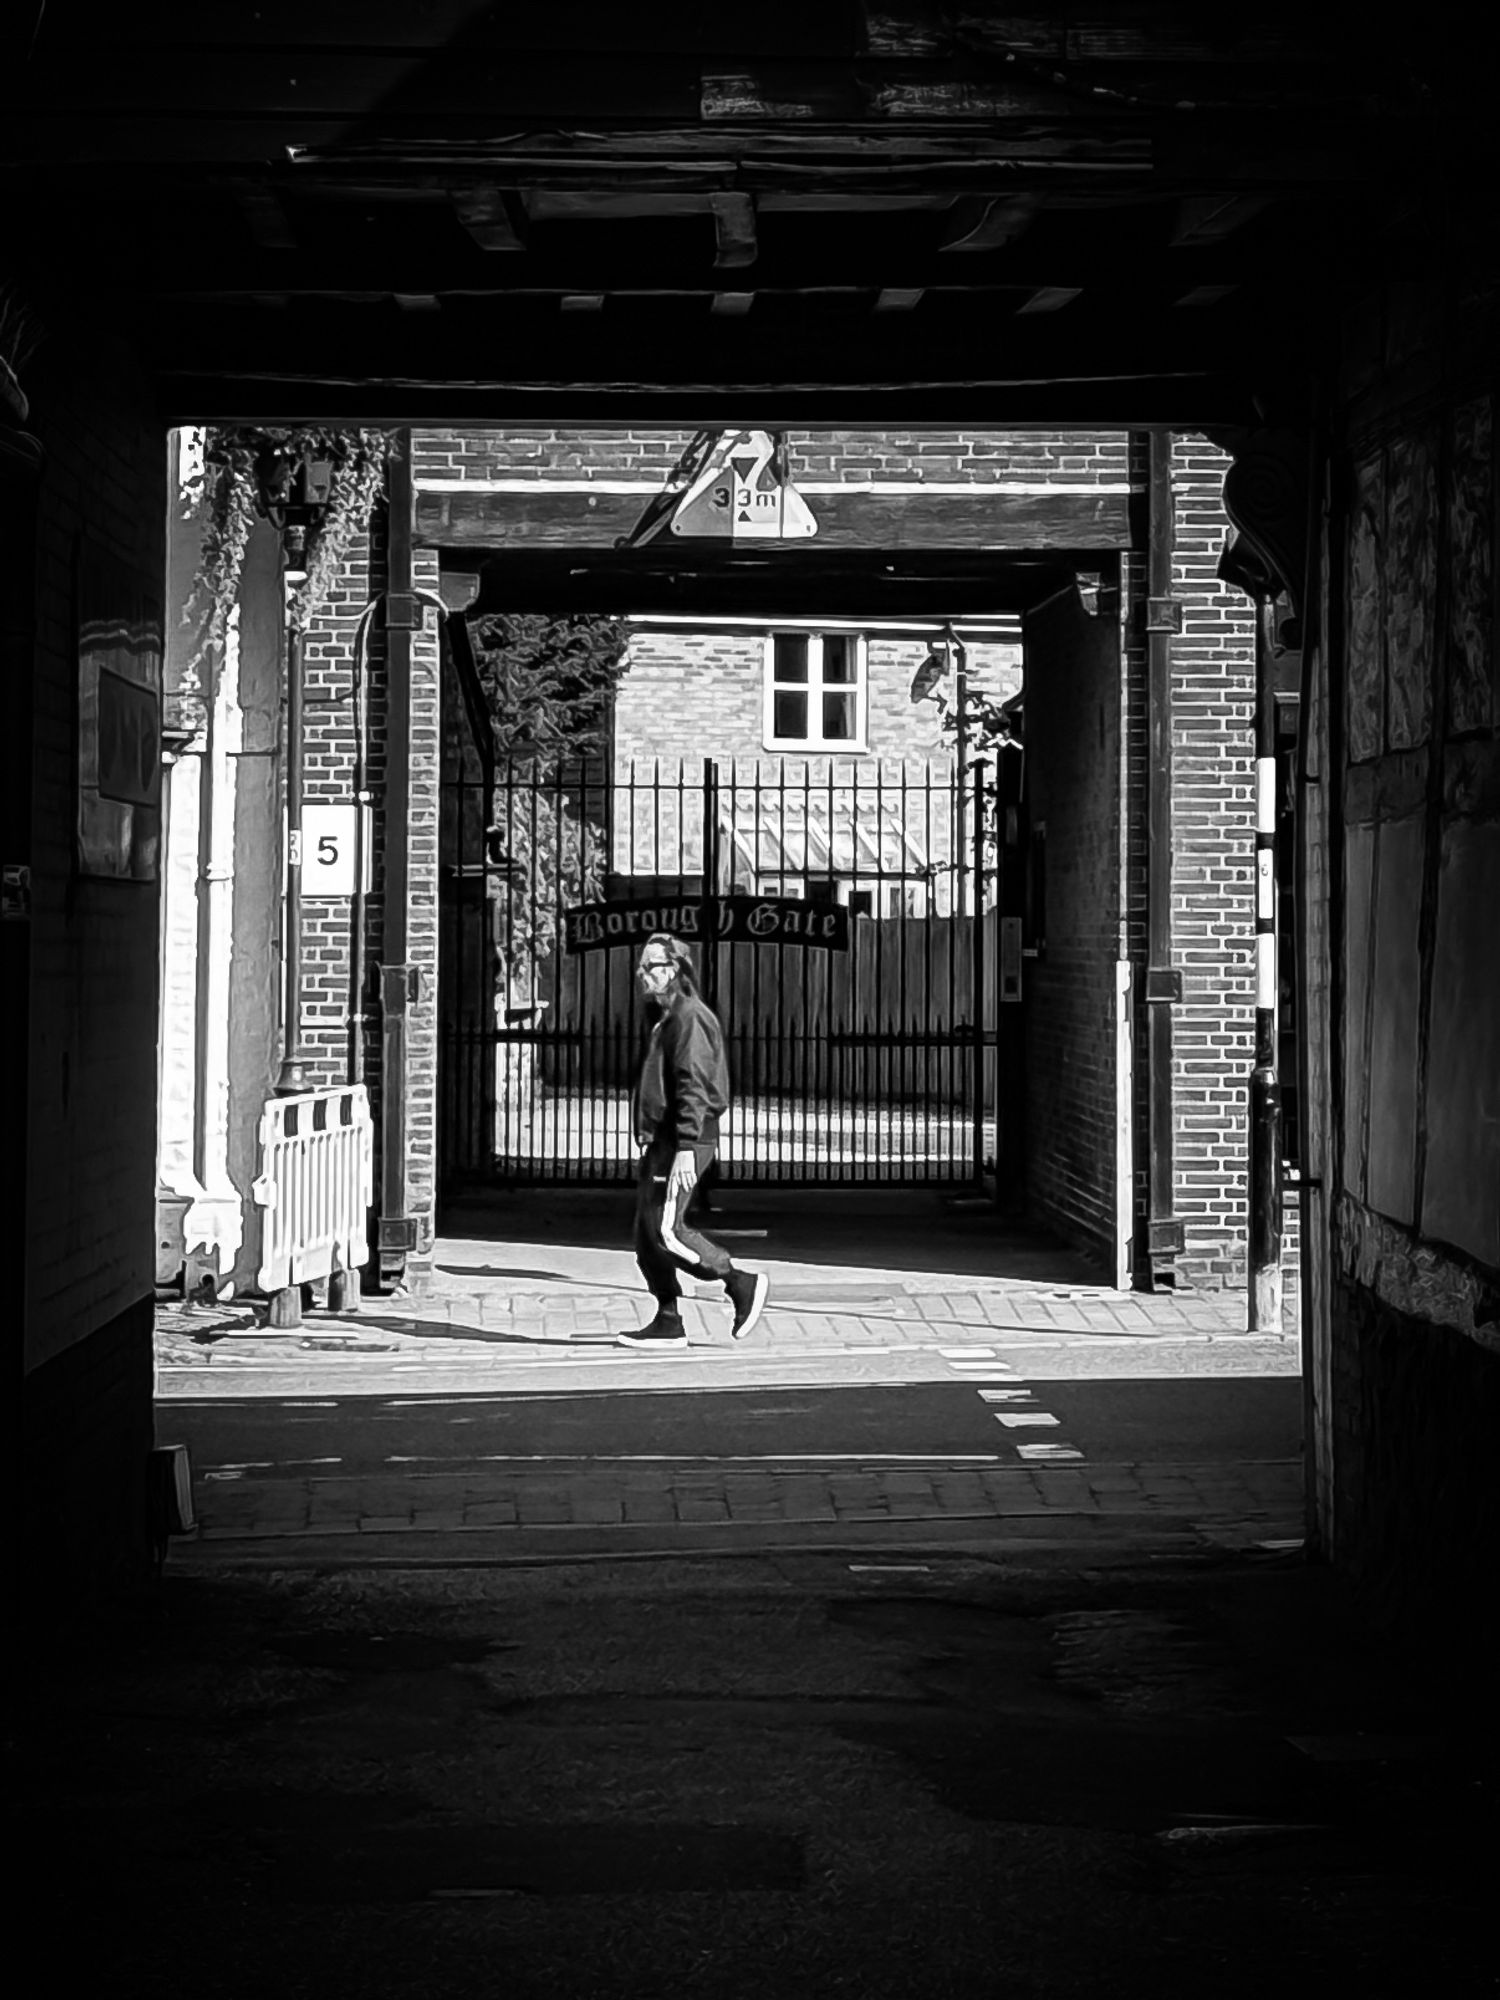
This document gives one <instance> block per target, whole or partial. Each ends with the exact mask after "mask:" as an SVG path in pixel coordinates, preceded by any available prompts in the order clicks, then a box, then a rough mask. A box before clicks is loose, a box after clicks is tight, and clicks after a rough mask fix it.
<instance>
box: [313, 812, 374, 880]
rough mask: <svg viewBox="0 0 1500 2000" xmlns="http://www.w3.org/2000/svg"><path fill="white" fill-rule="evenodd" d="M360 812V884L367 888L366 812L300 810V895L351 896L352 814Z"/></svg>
mask: <svg viewBox="0 0 1500 2000" xmlns="http://www.w3.org/2000/svg"><path fill="white" fill-rule="evenodd" d="M361 810H363V812H364V815H365V827H364V835H365V837H364V868H363V870H362V873H363V875H364V878H365V879H364V882H363V884H362V885H361V886H362V887H363V888H364V889H365V891H366V893H368V891H369V888H370V879H371V869H370V810H369V807H368V806H365V807H363V808H361V807H359V806H357V805H347V806H308V805H305V806H304V807H303V808H302V893H303V895H304V896H352V895H353V894H354V850H355V845H356V840H355V832H356V827H357V824H358V821H357V818H356V815H357V814H358V813H359V812H360V811H361Z"/></svg>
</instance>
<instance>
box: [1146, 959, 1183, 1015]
mask: <svg viewBox="0 0 1500 2000" xmlns="http://www.w3.org/2000/svg"><path fill="white" fill-rule="evenodd" d="M1145 997H1146V999H1147V1000H1148V1001H1161V1002H1164V1003H1165V1004H1167V1005H1168V1006H1170V1005H1171V1003H1172V1002H1173V1001H1174V1000H1180V999H1181V998H1182V974H1181V973H1180V972H1178V971H1177V970H1176V968H1175V967H1173V966H1170V965H1148V966H1147V967H1146V992H1145Z"/></svg>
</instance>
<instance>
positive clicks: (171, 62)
mask: <svg viewBox="0 0 1500 2000" xmlns="http://www.w3.org/2000/svg"><path fill="white" fill-rule="evenodd" d="M25 11H26V12H27V13H28V15H29V16H31V17H32V29H31V33H30V36H29V45H28V46H27V47H26V48H25V49H24V50H23V51H22V52H21V54H20V58H19V60H18V61H14V62H13V63H12V65H11V67H10V70H9V72H8V74H7V79H6V80H7V82H8V83H9V85H10V91H9V100H10V101H9V102H8V103H7V107H6V109H7V116H6V118H5V120H4V121H0V188H3V190H4V193H5V197H6V227H7V234H8V237H9V239H10V252H9V256H10V261H11V263H12V265H13V267H14V270H15V272H16V275H17V276H18V277H19V278H20V280H21V282H22V283H23V285H24V286H25V287H26V288H27V289H28V290H29V291H34V292H35V294H36V295H37V298H38V301H39V304H40V306H41V309H42V311H43V316H44V318H47V319H49V320H50V321H52V322H54V323H56V324H58V325H64V324H67V323H71V322H74V321H76V323H77V324H78V325H79V326H80V327H82V328H86V327H87V326H88V325H89V324H90V323H91V322H92V321H94V320H95V319H97V318H98V316H99V314H100V312H101V311H104V312H106V313H107V316H108V319H109V322H110V325H111V327H112V328H113V329H115V330H118V331H121V332H124V333H126V334H128V335H130V336H133V337H134V339H135V342H136V345H137V347H138V350H139V353H140V355H141V358H142V361H143V362H144V364H145V365H146V367H147V368H148V369H149V370H150V371H151V373H152V374H153V376H154V377H155V380H156V383H157V385H158V390H159V400H160V409H161V413H162V415H163V416H164V418H166V419H167V420H168V421H184V422H198V421H226V420H228V421H233V420H235V419H241V418H242V419H252V420H253V419H256V418H269V419H273V420H275V419H280V420H283V421H287V420H296V419H299V418H321V419H328V420H333V419H342V420H348V421H361V422H381V423H393V424H399V423H414V424H415V423H433V422H438V423H444V422H456V423H484V422H492V423H493V422H501V423H503V422H518V421H523V420H525V419H527V418H530V419H531V420H533V421H535V420H540V421H564V422H570V423H579V422H584V421H588V420H589V418H590V417H593V418H595V419H597V418H598V417H600V416H606V417H608V418H610V419H611V420H613V419H620V420H624V421H630V420H631V419H632V418H636V417H638V416H639V414H640V412H641V408H642V401H643V398H644V399H649V400H650V402H651V404H652V407H653V409H654V411H655V412H656V414H657V417H658V420H670V421H673V422H678V421H685V422H687V423H689V424H699V423H704V424H713V423H719V422H728V421H743V420H753V421H756V422H760V423H786V422H790V421H799V422H800V421H806V420H807V418H808V414H809V413H811V412H817V413H818V416H819V418H820V419H821V420H822V421H830V420H832V421H844V420H846V419H847V418H848V417H849V416H853V415H863V416H865V417H866V418H868V416H869V414H870V413H871V411H872V410H878V412H879V413H880V414H881V415H883V416H884V417H885V418H886V419H887V421H892V422H894V421H897V420H898V417H899V418H903V419H905V420H918V419H928V420H931V421H937V422H943V421H950V422H951V421H953V420H954V418H955V416H956V415H957V416H961V419H962V421H964V422H966V423H970V424H976V423H984V422H989V423H995V424H1003V425H1015V424H1023V423H1038V424H1044V425H1048V424H1054V423H1074V424H1087V425H1143V424H1175V425H1178V426H1180V427H1185V428H1202V427H1204V426H1206V425H1212V424H1215V423H1241V422H1254V421H1257V419H1258V418H1259V420H1266V419H1265V417H1264V411H1265V410H1266V409H1267V408H1271V409H1273V410H1274V408H1275V407H1276V405H1277V400H1278V398H1280V399H1282V401H1283V402H1285V401H1287V400H1289V399H1295V398H1297V397H1298V396H1300V395H1302V394H1304V393H1305V386H1306V380H1307V369H1308V366H1309V361H1310V357H1312V356H1314V355H1315V354H1316V353H1317V352H1318V351H1319V350H1320V348H1321V349H1323V350H1325V351H1326V348H1327V345H1328V341H1329V338H1330V334H1329V327H1330V325H1331V323H1332V319H1333V316H1334V315H1336V314H1337V312H1338V311H1339V309H1340V304H1341V301H1342V300H1343V299H1344V298H1345V297H1346V296H1347V295H1348V293H1349V291H1350V289H1351V288H1354V287H1358V286H1359V285H1360V284H1363V283H1364V282H1366V280H1367V277H1368V274H1369V272H1370V271H1371V270H1374V269H1382V270H1387V271H1389V270H1393V269H1399V270H1400V272H1401V273H1402V275H1403V276H1405V277H1406V278H1407V279H1409V280H1410V281H1411V282H1412V283H1414V284H1418V283H1422V282H1424V281H1425V279H1426V278H1427V277H1428V276H1430V275H1431V273H1432V272H1433V271H1434V270H1435V269H1438V270H1440V268H1441V264H1440V260H1441V257H1442V255H1443V246H1444V241H1445V239H1446V240H1450V241H1451V240H1457V237H1458V235H1459V233H1461V232H1464V231H1469V230H1478V231H1481V232H1484V233H1485V234H1488V233H1490V232H1492V229H1493V218H1492V215H1491V213H1490V204H1489V198H1488V189H1489V186H1490V184H1491V180H1492V176H1490V175H1488V174H1486V173H1483V172H1481V171H1479V169H1478V167H1477V166H1476V168H1475V170H1473V171H1470V172H1468V173H1466V174H1465V173H1450V172H1446V171H1440V169H1445V165H1446V164H1450V163H1451V158H1452V157H1453V156H1456V154H1457V153H1459V152H1461V151H1462V149H1463V148H1464V147H1468V148H1469V149H1470V150H1471V151H1472V152H1474V154H1475V157H1476V161H1478V160H1479V159H1480V149H1481V147H1482V144H1483V139H1482V135H1483V134H1485V133H1488V132H1489V131H1491V130H1492V129H1493V122H1494V121H1493V109H1492V106H1491V105H1490V103H1489V100H1488V93H1489V90H1490V69H1489V66H1488V65H1486V64H1484V63H1483V62H1479V61H1476V60H1474V59H1473V56H1472V48H1471V44H1472V30H1471V29H1469V28H1465V29H1464V30H1462V32H1451V33H1449V34H1448V35H1447V36H1446V37H1445V34H1444V29H1443V20H1444V15H1445V12H1447V11H1452V12H1453V14H1454V21H1455V22H1456V21H1457V18H1458V16H1457V13H1456V10H1453V9H1451V8H1448V7H1446V5H1445V0H1434V3H1433V5H1431V6H1429V8H1427V9H1426V10H1424V12H1423V14H1422V15H1421V17H1420V19H1419V18H1418V17H1415V16H1413V17H1411V18H1410V19H1408V18H1407V17H1406V16H1403V15H1401V14H1399V13H1397V12H1394V11H1390V10H1386V12H1387V13H1388V18H1386V15H1385V14H1383V13H1382V11H1381V10H1378V9H1377V10H1371V9H1368V8H1365V9H1361V10H1359V11H1358V12H1356V11H1355V10H1354V8H1353V7H1352V5H1345V4H1342V0H1330V4H1329V5H1327V6H1322V7H1309V6H1307V5H1306V0H1299V4H1295V5H1294V4H1291V0H1266V4H1265V5H1263V6H1262V7H1260V8H1258V9H1255V10H1252V11H1250V12H1249V13H1245V12H1243V11H1242V12H1240V13H1236V12H1235V11H1234V10H1225V9H1222V8H1219V9H1213V8H1207V7H1205V6H1203V5H1201V4H1198V5H1185V4H1180V0H1156V4H1151V3H1150V0H1099V4H1098V5H1097V6H1095V7H1092V8H1090V9H1087V10H1075V9H1073V8H1071V7H1068V6H1064V5H1061V4H1057V0H1032V3H1031V4H1029V5H1028V6H1027V7H1026V8H1023V9H1018V10H1017V12H1016V13H1015V14H1014V15H1012V14H1010V13H1008V12H1006V11H1004V10H1001V9H998V8H994V7H972V6H971V7H950V6H946V5H938V4H932V0H882V4H880V5H875V4H873V0H872V4H862V3H861V0H758V4H757V5H755V6H753V7H740V8H736V7H729V6H725V5H723V4H721V0H667V4H660V5H656V4H648V5H645V6H642V7H638V8H626V7H622V6H621V5H620V4H619V0H609V4H605V0H550V4H549V5H548V6H546V7H536V8H525V7H520V6H516V5H514V4H499V5H491V4H476V0H432V4H430V5H429V4H423V5H418V6H413V5H411V4H410V0H407V3H406V4H402V5H398V4H396V0H366V4H364V5H361V6H360V7H358V8H351V7H348V6H347V5H345V6H335V5H333V4H332V0H299V4H297V5H295V6H294V5H292V4H291V0H259V4H257V5H256V6H255V7H253V8H252V7H226V6H214V5H209V6H206V7H205V6H203V5H202V4H201V0H198V3H197V4H188V0H161V4H158V5H153V6H151V7H149V8H144V9H123V10H122V9H114V10H107V11H104V12H102V13H101V11H100V10H99V9H97V8H95V7H93V6H90V7H88V8H85V7H84V5H83V4H82V0H50V4H49V5H48V6H47V7H46V8H45V10H43V9H41V8H32V9H28V10H25ZM1450 26H1451V24H1450ZM1469 106H1472V109H1473V112H1474V114H1475V115H1474V116H1472V117H1468V116H1465V115H1464V111H1465V108H1466V107H1469ZM1455 107H1457V109H1456V110H1455ZM1464 188H1467V189H1469V190H1470V192H1469V195H1468V196H1467V201H1468V203H1469V210H1470V212H1467V213H1465V214H1462V215H1460V214H1457V213H1456V212H1455V210H1454V196H1453V194H1452V192H1451V191H1452V190H1454V189H1459V190H1461V189H1464ZM585 410H587V412H588V413H589V414H588V416H585V414H584V412H585ZM553 412H556V413H557V415H556V417H555V418H554V416H553V415H552V413H553ZM1271 420H1274V418H1273V419H1271Z"/></svg>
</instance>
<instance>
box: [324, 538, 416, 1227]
mask: <svg viewBox="0 0 1500 2000" xmlns="http://www.w3.org/2000/svg"><path fill="white" fill-rule="evenodd" d="M372 541H373V546H372V547H366V546H361V547H360V548H358V549H357V550H355V551H354V552H352V553H351V555H350V557H349V559H348V560H347V561H346V562H345V563H344V564H343V565H342V567H341V570H340V573H339V578H338V582H337V584H336V586H335V587H334V589H333V590H332V591H331V592H330V594H329V596H328V599H327V601H326V602H325V604H324V606H323V607H322V608H321V609H320V611H319V613H318V614H317V616H316V617H315V618H314V619H313V621H312V622H311V624H310V625H309V628H308V633H307V639H306V644H305V647H304V687H305V689H306V719H305V733H304V742H305V752H304V755H305V770H306V790H305V794H304V797H305V801H306V803H308V804H316V803H318V802H320V801H321V802H326V803H330V804H332V803H337V802H339V801H346V800H351V799H352V798H353V789H354V772H355V738H354V717H353V704H352V701H351V699H350V695H351V689H352V676H353V663H354V639H355V632H356V628H357V625H358V622H359V618H360V615H361V613H362V612H363V611H364V609H365V606H366V604H367V603H368V602H369V600H370V599H371V597H372V596H373V597H382V596H383V594H384V592H385V590H386V588H387V583H388V578H387V573H386V565H385V536H384V532H383V526H382V524H381V523H380V522H379V520H378V519H377V523H376V527H375V533H374V536H373V538H372ZM414 583H415V587H416V588H417V589H418V590H419V591H426V592H428V593H430V594H431V595H432V596H433V597H436V595H437V585H438V558H437V554H436V551H434V550H426V549H423V550H418V551H417V552H416V556H415V573H414ZM411 654H412V665H411V738H410V740H411V770H410V780H409V782H410V786H411V791H410V803H409V808H408V810H409V815H410V817H409V837H408V896H407V939H408V963H410V964H412V965H415V966H417V967H418V968H419V970H420V975H421V976H420V981H419V990H418V997H417V1000H416V1002H415V1004H414V1005H413V1006H412V1008H411V1010H410V1012H409V1014H408V1017H407V1067H406V1076H405V1078H404V1080H403V1084H404V1090H405V1096H406V1137H407V1144H406V1169H407V1207H408V1212H409V1213H411V1214H414V1215H416V1216H417V1218H418V1243H419V1254H423V1253H425V1251H426V1250H427V1249H430V1247H431V1242H432V1232H433V1214H434V1205H435V1199H436V1182H437V1164H436V1094H437V997H436V996H437V870H438V793H439V770H438V723H439V690H438V657H439V656H438V628H437V616H436V613H435V611H433V610H432V609H431V608H429V609H428V610H427V611H426V613H425V617H424V622H423V625H422V628H421V630H419V631H418V632H417V633H416V634H415V635H414V638H413V644H412V649H411ZM365 677H366V699H365V707H366V718H367V745H366V763H367V789H368V790H369V791H370V793H371V794H372V801H373V803H372V819H371V856H372V870H371V885H370V893H369V895H368V897H367V898H366V922H365V962H366V971H367V988H366V998H365V1007H364V1011H365V1014H366V1022H365V1032H364V1047H365V1074H366V1082H367V1084H368V1086H369V1089H370V1095H371V1103H372V1107H373V1109H374V1110H375V1113H376V1125H377V1131H378V1129H379V1108H380V1100H381V1095H382V1092H383V1090H384V1088H386V1087H387V1080H386V1079H385V1078H384V1077H383V1075H382V1066H381V1039H380V1017H379V1002H378V985H377V984H376V983H375V971H374V969H375V968H376V967H377V966H378V964H379V961H380V959H381V956H382V951H383V946H384V939H385V927H384V907H383V898H384V891H385V875H386V858H387V838H388V835H387V827H386V809H385V787H386V780H387V775H388V760H387V744H388V740H389V720H390V719H389V712H388V700H389V686H388V679H387V671H386V643H385V613H384V608H383V606H382V607H381V608H380V609H379V610H378V611H377V613H376V616H375V618H374V620H373V621H372V626H371V629H370V633H369V647H368V655H367V661H366V670H365ZM352 921H353V911H352V905H351V903H350V901H348V900H347V899H345V900H339V901H334V900H332V899H328V900H324V899H310V900H308V901H306V902H305V903H304V905H303V934H302V955H303V968H302V1016H303V1037H302V1039H303V1047H304V1050H305V1051H306V1053H307V1056H308V1076H309V1080H310V1081H311V1082H313V1083H317V1084H324V1083H338V1082H342V1081H344V1079H345V1076H346V1074H347V1063H348V1032H349V1030H348V1020H349V1011H350V1009H349V997H350V995H349V981H350V963H351V948H352V937H353V932H352Z"/></svg>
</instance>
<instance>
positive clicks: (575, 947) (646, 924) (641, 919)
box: [563, 896, 849, 954]
mask: <svg viewBox="0 0 1500 2000" xmlns="http://www.w3.org/2000/svg"><path fill="white" fill-rule="evenodd" d="M704 913H705V912H704V903H703V899H702V897H698V896H694V897H687V896H682V897H668V896H637V897H621V898H617V899H616V900H614V901H612V902H608V903H584V904H583V905H581V906H580V907H579V908H578V909H574V910H564V911H563V949H564V950H565V951H567V952H569V953H570V954H571V953H577V952H582V951H608V950H609V949H610V948H611V947H612V946H620V945H623V946H634V945H639V944H644V943H645V941H646V939H647V938H648V937H650V935H651V933H652V932H653V931H669V932H670V933H671V935H672V936H673V937H680V938H685V939H687V941H688V942H689V943H690V944H691V943H698V942H701V941H702V938H703V918H704ZM708 915H709V918H710V920H711V923H712V926H713V938H714V941H715V942H716V943H718V944H790V945H798V946H800V947H801V948H802V949H803V950H807V949H809V948H811V949H813V950H816V951H847V950H848V949H849V912H848V910H847V909H845V908H844V907H843V905H842V904H840V903H808V902H803V901H802V900H801V899H800V898H799V897H795V896H711V897H709V899H708Z"/></svg>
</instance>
